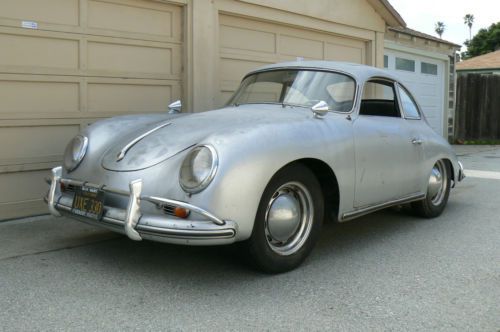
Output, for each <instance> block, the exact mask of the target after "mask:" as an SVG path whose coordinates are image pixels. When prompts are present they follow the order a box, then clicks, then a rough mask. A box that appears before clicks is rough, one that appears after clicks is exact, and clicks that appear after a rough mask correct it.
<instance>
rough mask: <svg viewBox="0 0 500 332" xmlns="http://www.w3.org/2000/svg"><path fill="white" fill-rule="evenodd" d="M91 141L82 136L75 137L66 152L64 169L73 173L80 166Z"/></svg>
mask: <svg viewBox="0 0 500 332" xmlns="http://www.w3.org/2000/svg"><path fill="white" fill-rule="evenodd" d="M88 145H89V139H88V138H87V137H85V136H82V135H77V136H75V137H74V138H73V139H72V140H71V141H70V142H69V144H68V146H67V147H66V151H65V152H64V167H65V168H66V169H67V170H68V172H71V171H72V170H74V169H75V168H77V167H78V165H80V163H81V162H82V160H83V157H85V153H86V152H87V147H88Z"/></svg>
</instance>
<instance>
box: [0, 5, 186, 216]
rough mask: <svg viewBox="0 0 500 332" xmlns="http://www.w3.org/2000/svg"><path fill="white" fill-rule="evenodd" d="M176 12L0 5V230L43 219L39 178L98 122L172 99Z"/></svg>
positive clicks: (175, 91)
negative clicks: (26, 218)
mask: <svg viewBox="0 0 500 332" xmlns="http://www.w3.org/2000/svg"><path fill="white" fill-rule="evenodd" d="M181 19H182V7H179V6H174V5H167V4H163V3H159V2H153V1H146V0H105V1H100V0H1V1H0V142H1V143H0V220H2V219H8V218H12V217H19V216H23V215H30V214H37V213H45V212H46V208H45V207H44V205H43V204H42V202H41V197H42V195H43V194H44V193H45V191H46V185H45V184H44V183H43V178H44V177H45V176H46V175H47V174H48V172H47V170H48V169H50V168H51V167H53V166H55V165H57V164H59V163H60V161H61V159H62V152H63V150H64V147H65V144H66V143H67V142H68V140H69V139H70V138H71V137H72V136H74V135H75V134H76V133H77V132H78V131H79V130H80V128H82V127H83V126H86V125H88V124H89V123H91V122H93V121H95V120H96V119H99V118H103V117H109V116H114V115H117V114H124V113H137V112H161V111H165V110H166V107H167V105H168V103H169V102H170V101H171V100H173V99H177V98H180V97H181V95H182V93H181V86H182V81H181V77H182V75H181V68H182V64H181V57H182V54H181V53H182V31H181V26H182V23H181Z"/></svg>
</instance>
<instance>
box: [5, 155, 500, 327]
mask: <svg viewBox="0 0 500 332" xmlns="http://www.w3.org/2000/svg"><path fill="white" fill-rule="evenodd" d="M457 151H458V154H459V155H461V159H462V160H463V162H464V165H465V168H466V169H469V170H472V171H473V172H469V173H470V176H469V177H468V178H467V179H466V180H465V181H464V182H462V183H461V184H460V185H459V186H458V187H457V188H456V189H454V190H453V191H452V194H451V196H450V201H449V204H448V207H447V209H446V210H445V213H444V214H443V215H442V216H441V217H439V218H437V219H433V220H423V219H419V218H416V217H413V216H411V215H409V214H407V213H404V212H398V211H395V210H385V211H381V212H378V213H376V214H372V215H369V216H366V217H363V218H361V219H359V220H355V221H352V222H349V223H345V224H338V225H334V224H327V225H325V227H324V232H323V235H322V237H321V240H320V242H319V244H318V246H317V247H316V249H315V251H314V252H313V254H312V255H311V257H310V258H309V259H308V260H307V261H306V262H305V264H304V265H303V266H301V267H300V268H299V269H297V270H295V271H292V272H290V273H286V274H282V275H275V276H269V275H263V274H260V273H257V272H255V271H253V270H251V269H249V268H247V267H246V265H245V264H243V263H242V262H240V260H239V259H238V256H236V255H234V254H233V253H232V247H225V248H200V247H182V246H172V245H164V244H158V243H152V242H132V241H130V240H128V239H126V238H123V237H121V236H116V235H114V234H111V233H108V232H106V231H102V230H99V229H96V228H92V227H89V226H86V225H83V224H80V223H77V222H73V221H70V220H68V219H53V218H49V217H42V218H35V220H22V221H11V222H4V223H0V330H2V331H19V330H51V331H53V330H82V331H83V330H85V331H89V330H134V329H136V330H139V329H140V330H160V329H161V330H166V329H168V330H215V329H217V330H256V329H258V330H289V329H293V330H348V331H360V330H425V331H429V330H445V331H446V330H450V331H454V330H455V331H456V330H460V331H467V330H468V331H497V330H499V329H500V177H498V175H500V147H479V148H478V147H472V148H471V147H457ZM497 177H498V178H497Z"/></svg>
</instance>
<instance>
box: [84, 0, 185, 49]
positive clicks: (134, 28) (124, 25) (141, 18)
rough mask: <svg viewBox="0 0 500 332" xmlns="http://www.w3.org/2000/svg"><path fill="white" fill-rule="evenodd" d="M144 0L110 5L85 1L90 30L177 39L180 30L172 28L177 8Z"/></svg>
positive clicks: (178, 12)
mask: <svg viewBox="0 0 500 332" xmlns="http://www.w3.org/2000/svg"><path fill="white" fill-rule="evenodd" d="M148 4H153V5H154V3H148V2H144V1H140V2H138V1H134V2H132V1H129V2H126V3H112V2H102V1H89V2H88V25H89V27H90V28H98V29H109V30H115V31H122V32H132V33H141V34H146V35H158V36H164V37H169V38H177V39H179V40H180V37H181V36H180V35H179V33H180V31H179V30H178V29H174V24H176V23H177V22H178V21H179V19H177V17H175V16H180V13H181V11H180V8H179V7H176V6H168V7H167V6H162V7H161V9H159V8H158V6H153V8H148V7H147V6H145V5H148Z"/></svg>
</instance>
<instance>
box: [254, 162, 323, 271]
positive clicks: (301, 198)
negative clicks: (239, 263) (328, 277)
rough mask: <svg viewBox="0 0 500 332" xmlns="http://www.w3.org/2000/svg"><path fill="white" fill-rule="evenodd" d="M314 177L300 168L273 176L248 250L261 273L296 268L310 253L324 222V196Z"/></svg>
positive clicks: (286, 169)
mask: <svg viewBox="0 0 500 332" xmlns="http://www.w3.org/2000/svg"><path fill="white" fill-rule="evenodd" d="M320 188H321V186H320V184H319V182H318V180H317V179H316V177H315V176H314V174H313V173H312V172H311V170H309V169H308V168H307V167H305V166H303V165H301V164H295V165H291V166H288V167H286V168H284V169H282V170H280V171H279V172H278V173H276V174H275V175H274V176H273V178H272V179H271V181H270V182H269V184H268V185H267V187H266V189H265V190H264V193H263V195H262V198H261V200H260V203H259V208H258V210H257V214H256V218H255V223H254V227H253V231H252V235H251V237H250V239H249V240H248V241H247V243H246V244H247V248H248V252H249V254H250V257H251V259H252V261H253V262H254V264H255V265H256V266H257V268H259V269H260V270H262V271H265V272H268V273H279V272H285V271H289V270H292V269H294V268H295V267H297V266H299V265H300V264H301V263H302V261H303V260H304V259H305V258H306V257H307V256H308V254H309V253H310V252H311V250H312V249H313V247H314V245H315V244H316V241H317V239H318V236H319V233H320V230H321V225H322V221H323V214H324V213H323V210H324V209H323V204H324V203H323V194H322V192H321V189H320Z"/></svg>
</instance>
